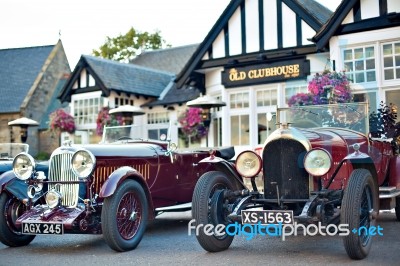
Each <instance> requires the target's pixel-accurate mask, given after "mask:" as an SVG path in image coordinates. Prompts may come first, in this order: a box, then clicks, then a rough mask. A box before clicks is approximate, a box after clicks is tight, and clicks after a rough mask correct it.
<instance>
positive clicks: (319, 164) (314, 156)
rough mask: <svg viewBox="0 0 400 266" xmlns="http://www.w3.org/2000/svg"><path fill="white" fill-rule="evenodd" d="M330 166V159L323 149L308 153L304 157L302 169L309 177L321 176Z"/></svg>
mask: <svg viewBox="0 0 400 266" xmlns="http://www.w3.org/2000/svg"><path fill="white" fill-rule="evenodd" d="M331 166H332V157H331V155H330V154H329V152H327V151H326V150H324V149H314V150H311V151H309V152H308V153H307V154H306V156H305V157H304V168H305V169H306V171H307V172H308V173H309V174H310V175H314V176H323V175H324V174H326V173H328V171H329V169H331Z"/></svg>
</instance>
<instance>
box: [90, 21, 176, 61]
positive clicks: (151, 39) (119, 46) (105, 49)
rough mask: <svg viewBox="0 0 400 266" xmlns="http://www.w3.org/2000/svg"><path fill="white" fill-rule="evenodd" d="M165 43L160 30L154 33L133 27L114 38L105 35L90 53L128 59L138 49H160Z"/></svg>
mask: <svg viewBox="0 0 400 266" xmlns="http://www.w3.org/2000/svg"><path fill="white" fill-rule="evenodd" d="M163 45H165V46H167V47H168V46H170V45H166V42H165V40H164V39H163V38H162V37H161V35H160V31H156V32H155V33H149V32H140V31H137V30H135V29H134V28H133V27H131V28H130V29H129V31H128V32H127V33H126V34H125V35H122V34H120V35H118V36H117V37H115V38H111V37H108V36H107V37H106V41H105V43H104V44H103V45H101V46H100V47H99V49H98V50H93V51H92V54H93V55H94V56H97V57H102V58H105V59H111V60H115V61H129V60H131V59H133V58H134V57H135V56H136V55H137V53H138V52H140V50H143V49H151V50H155V49H160V48H162V47H163Z"/></svg>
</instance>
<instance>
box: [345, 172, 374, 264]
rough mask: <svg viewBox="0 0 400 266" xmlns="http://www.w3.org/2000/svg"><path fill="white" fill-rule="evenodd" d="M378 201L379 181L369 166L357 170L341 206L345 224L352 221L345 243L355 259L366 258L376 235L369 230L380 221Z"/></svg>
mask: <svg viewBox="0 0 400 266" xmlns="http://www.w3.org/2000/svg"><path fill="white" fill-rule="evenodd" d="M378 202H379V201H378V190H377V185H376V182H375V180H374V179H373V177H372V175H371V173H370V172H369V171H368V170H366V169H356V170H354V171H353V172H352V174H351V176H350V179H349V182H348V185H347V187H346V189H345V191H344V195H343V201H342V206H341V224H348V229H349V230H350V232H349V235H347V236H345V237H344V240H343V242H344V247H345V249H346V252H347V255H348V256H349V257H350V258H352V259H355V260H360V259H363V258H365V257H366V256H367V255H368V253H369V250H370V249H371V242H372V238H371V237H372V236H371V234H369V233H368V232H369V228H371V227H373V226H375V224H376V218H377V216H378V213H379V207H378V204H379V203H378Z"/></svg>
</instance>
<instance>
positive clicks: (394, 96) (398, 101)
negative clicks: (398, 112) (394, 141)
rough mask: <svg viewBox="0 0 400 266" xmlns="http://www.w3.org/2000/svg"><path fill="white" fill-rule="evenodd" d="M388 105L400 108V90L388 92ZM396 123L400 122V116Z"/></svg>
mask: <svg viewBox="0 0 400 266" xmlns="http://www.w3.org/2000/svg"><path fill="white" fill-rule="evenodd" d="M385 94H386V104H387V105H389V104H391V103H392V104H394V105H396V106H397V107H399V106H400V89H397V90H391V91H387V92H386V93H385ZM396 122H400V118H399V116H397V120H396Z"/></svg>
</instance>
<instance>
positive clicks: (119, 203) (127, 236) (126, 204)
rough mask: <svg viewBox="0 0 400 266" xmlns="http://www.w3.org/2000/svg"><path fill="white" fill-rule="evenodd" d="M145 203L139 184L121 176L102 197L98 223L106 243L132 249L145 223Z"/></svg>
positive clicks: (113, 246)
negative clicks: (107, 193)
mask: <svg viewBox="0 0 400 266" xmlns="http://www.w3.org/2000/svg"><path fill="white" fill-rule="evenodd" d="M147 218H148V203H147V198H146V194H145V193H144V190H143V188H142V186H141V185H140V184H139V183H138V182H136V181H134V180H125V181H124V182H123V183H122V184H121V185H120V186H119V187H118V188H117V190H116V191H115V193H114V194H113V195H112V196H111V197H109V198H105V199H104V204H103V210H102V213H101V220H102V223H101V227H102V230H103V236H104V239H105V241H106V243H107V244H108V245H109V246H110V247H111V248H112V249H114V250H116V251H128V250H132V249H135V248H136V247H137V245H138V244H139V243H140V241H141V239H142V237H143V234H144V231H145V229H146V225H147Z"/></svg>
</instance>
